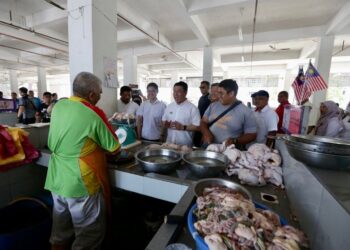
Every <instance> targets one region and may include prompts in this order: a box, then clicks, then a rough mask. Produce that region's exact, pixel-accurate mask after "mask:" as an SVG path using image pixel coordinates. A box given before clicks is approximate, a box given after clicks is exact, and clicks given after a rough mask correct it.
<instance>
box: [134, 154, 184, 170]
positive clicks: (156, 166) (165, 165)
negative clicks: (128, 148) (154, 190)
mask: <svg viewBox="0 0 350 250" xmlns="http://www.w3.org/2000/svg"><path fill="white" fill-rule="evenodd" d="M135 158H136V160H137V162H138V163H139V164H140V165H141V166H142V168H143V170H144V171H145V172H154V173H163V174H166V173H169V172H171V171H173V170H174V169H175V168H176V167H177V165H179V164H180V161H181V154H180V153H178V152H176V151H174V150H169V149H142V150H140V151H138V152H136V154H135Z"/></svg>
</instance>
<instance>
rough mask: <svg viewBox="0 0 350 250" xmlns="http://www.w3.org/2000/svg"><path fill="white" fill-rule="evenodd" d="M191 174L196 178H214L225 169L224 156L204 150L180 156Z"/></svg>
mask: <svg viewBox="0 0 350 250" xmlns="http://www.w3.org/2000/svg"><path fill="white" fill-rule="evenodd" d="M182 159H183V160H184V162H186V163H187V164H188V166H189V169H190V170H191V172H192V173H193V174H194V175H196V176H198V177H202V178H203V177H214V176H217V175H219V174H220V172H222V171H223V170H225V169H226V167H227V165H228V163H229V161H228V158H227V156H226V155H224V154H220V153H216V152H210V151H205V150H198V151H193V152H190V153H187V154H184V155H183V156H182Z"/></svg>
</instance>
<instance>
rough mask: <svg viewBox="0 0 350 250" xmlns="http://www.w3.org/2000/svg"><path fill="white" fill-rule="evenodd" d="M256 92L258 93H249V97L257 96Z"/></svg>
mask: <svg viewBox="0 0 350 250" xmlns="http://www.w3.org/2000/svg"><path fill="white" fill-rule="evenodd" d="M257 93H258V92H254V93H253V94H251V95H250V97H251V98H254V97H256V96H257Z"/></svg>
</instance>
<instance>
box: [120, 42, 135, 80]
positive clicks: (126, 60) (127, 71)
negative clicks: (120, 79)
mask: <svg viewBox="0 0 350 250" xmlns="http://www.w3.org/2000/svg"><path fill="white" fill-rule="evenodd" d="M123 75H124V85H129V84H130V83H132V84H136V83H137V56H135V55H134V52H133V50H132V49H131V50H130V51H129V53H128V54H126V55H125V56H124V57H123Z"/></svg>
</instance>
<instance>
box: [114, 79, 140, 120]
mask: <svg viewBox="0 0 350 250" xmlns="http://www.w3.org/2000/svg"><path fill="white" fill-rule="evenodd" d="M138 108H139V105H137V103H136V102H133V101H132V100H131V88H130V87H129V86H123V87H121V88H120V100H118V101H117V112H118V113H126V114H129V115H131V114H133V115H134V116H135V117H136V112H137V110H138Z"/></svg>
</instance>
